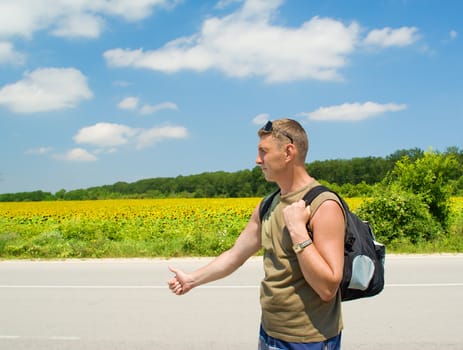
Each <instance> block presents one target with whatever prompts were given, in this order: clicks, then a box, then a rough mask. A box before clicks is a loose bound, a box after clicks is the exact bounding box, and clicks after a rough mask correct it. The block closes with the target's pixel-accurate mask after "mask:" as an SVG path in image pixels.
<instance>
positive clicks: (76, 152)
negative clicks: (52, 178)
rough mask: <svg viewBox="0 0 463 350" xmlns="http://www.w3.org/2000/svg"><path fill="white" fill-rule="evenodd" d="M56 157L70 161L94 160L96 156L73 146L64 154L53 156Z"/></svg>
mask: <svg viewBox="0 0 463 350" xmlns="http://www.w3.org/2000/svg"><path fill="white" fill-rule="evenodd" d="M55 157H56V158H57V159H61V160H66V161H70V162H94V161H96V160H98V158H97V157H96V156H95V155H93V154H92V153H90V152H88V151H87V150H85V149H83V148H73V149H71V150H70V151H68V152H67V153H66V154H64V155H57V156H55Z"/></svg>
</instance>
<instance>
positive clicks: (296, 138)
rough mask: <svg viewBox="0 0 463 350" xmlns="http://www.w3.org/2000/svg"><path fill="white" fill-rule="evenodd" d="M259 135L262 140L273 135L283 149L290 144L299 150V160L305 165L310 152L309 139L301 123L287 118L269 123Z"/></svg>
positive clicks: (261, 129) (260, 130)
mask: <svg viewBox="0 0 463 350" xmlns="http://www.w3.org/2000/svg"><path fill="white" fill-rule="evenodd" d="M257 134H258V135H259V137H260V138H262V137H264V136H265V135H269V134H271V135H272V137H273V138H274V139H275V140H277V141H278V142H279V145H280V146H281V147H284V146H285V145H287V144H288V143H289V144H293V145H294V146H295V147H296V149H297V153H298V156H299V159H298V160H299V161H301V162H302V163H305V159H306V157H307V152H308V150H309V139H308V137H307V133H306V132H305V130H304V128H303V127H302V126H301V124H299V122H297V121H295V120H293V119H287V118H285V119H277V120H274V121H268V122H267V123H266V124H265V125H264V126H263V127H262V128H260V129H259V131H258V132H257Z"/></svg>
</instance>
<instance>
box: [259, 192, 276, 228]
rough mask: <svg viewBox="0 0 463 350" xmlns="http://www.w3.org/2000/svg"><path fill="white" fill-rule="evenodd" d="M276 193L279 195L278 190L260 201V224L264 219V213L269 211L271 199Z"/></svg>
mask: <svg viewBox="0 0 463 350" xmlns="http://www.w3.org/2000/svg"><path fill="white" fill-rule="evenodd" d="M278 193H280V189H277V190H275V191H274V192H272V193H271V194H270V195H268V196H267V197H265V198H264V199H262V201H261V202H260V207H259V218H260V221H261V222H262V219H263V218H264V215H265V213H267V211H268V210H269V209H270V206H271V205H272V202H273V199H274V198H275V196H276V195H277V194H278Z"/></svg>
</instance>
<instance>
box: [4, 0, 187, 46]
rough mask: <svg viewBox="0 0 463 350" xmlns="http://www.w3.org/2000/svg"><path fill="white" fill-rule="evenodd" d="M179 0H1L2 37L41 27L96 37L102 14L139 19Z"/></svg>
mask: <svg viewBox="0 0 463 350" xmlns="http://www.w3.org/2000/svg"><path fill="white" fill-rule="evenodd" d="M177 3H178V0H138V1H133V0H111V1H108V0H78V1H69V0H33V1H31V0H2V1H0V37H2V36H3V37H10V36H23V37H27V38H29V37H31V36H32V35H33V34H34V32H36V31H39V30H49V31H50V32H51V34H53V35H58V36H66V37H87V38H96V37H98V36H99V35H100V34H101V31H102V30H103V28H104V20H103V16H114V17H121V18H123V19H124V20H127V21H139V20H141V19H144V18H147V17H149V16H150V15H151V14H152V12H153V10H154V9H155V8H171V7H174V6H175V5H176V4H177Z"/></svg>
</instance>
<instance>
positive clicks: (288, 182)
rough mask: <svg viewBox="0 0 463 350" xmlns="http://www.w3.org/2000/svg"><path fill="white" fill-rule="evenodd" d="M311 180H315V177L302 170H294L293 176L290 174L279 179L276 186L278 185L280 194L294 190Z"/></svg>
mask: <svg viewBox="0 0 463 350" xmlns="http://www.w3.org/2000/svg"><path fill="white" fill-rule="evenodd" d="M312 181H315V179H314V178H313V177H311V176H310V175H309V174H308V173H307V172H306V171H305V170H304V172H299V173H298V172H295V173H294V174H293V176H290V177H289V178H288V179H285V180H282V181H279V182H278V186H279V187H280V191H281V194H282V195H284V194H287V193H291V192H295V191H297V190H299V189H301V188H303V187H305V186H307V185H308V184H310V183H311V182H312Z"/></svg>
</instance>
